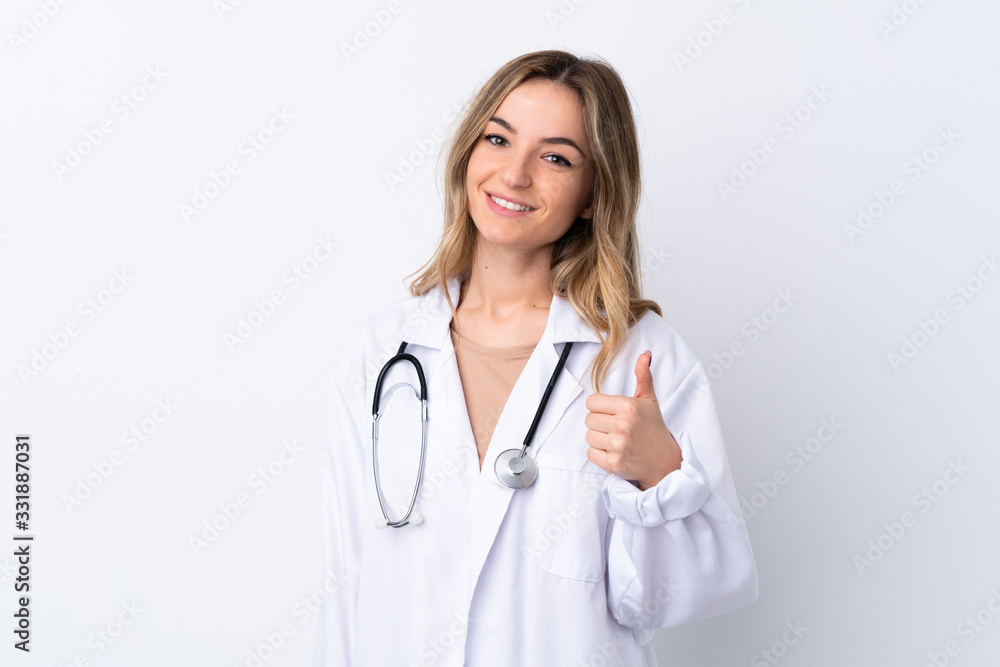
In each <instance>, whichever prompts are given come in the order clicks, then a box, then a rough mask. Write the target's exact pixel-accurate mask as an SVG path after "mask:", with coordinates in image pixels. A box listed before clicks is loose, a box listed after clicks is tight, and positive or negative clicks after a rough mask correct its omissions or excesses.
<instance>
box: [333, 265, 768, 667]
mask: <svg viewBox="0 0 1000 667" xmlns="http://www.w3.org/2000/svg"><path fill="white" fill-rule="evenodd" d="M448 289H449V291H450V293H451V298H452V301H453V302H455V303H457V302H458V297H459V282H458V279H457V278H453V279H451V280H450V281H449V282H448ZM450 321H451V311H450V310H449V308H448V303H447V301H446V300H445V298H444V293H443V290H441V289H440V288H435V289H434V290H432V291H431V292H429V293H427V294H425V295H423V296H421V297H412V298H408V299H405V300H401V301H398V302H396V303H394V304H391V305H389V306H387V307H385V308H383V309H381V310H380V311H378V312H376V313H374V314H373V315H371V316H369V317H368V318H367V319H366V320H365V321H364V323H363V324H362V325H361V327H360V328H359V329H358V330H357V331H356V332H355V333H354V335H353V336H352V338H351V341H350V343H349V344H348V346H347V349H346V350H345V352H344V354H343V355H342V356H341V358H340V361H339V362H338V364H337V366H336V369H335V372H334V377H333V381H332V383H331V391H330V403H329V414H328V420H329V421H328V423H329V435H328V438H327V440H326V442H325V444H324V451H323V457H322V466H323V470H322V476H323V502H324V546H325V569H326V577H327V591H328V593H327V596H326V598H325V600H324V602H323V605H322V609H321V612H320V617H319V629H318V636H317V640H316V651H315V662H314V665H315V667H321V666H322V667H346V666H348V665H350V666H357V667H397V666H404V667H405V666H410V665H419V666H424V665H447V666H449V667H457V666H460V665H467V666H468V667H495V666H503V665H516V666H518V667H534V666H539V667H542V666H544V667H551V666H553V665H567V666H572V667H584V666H586V667H591V666H598V665H606V666H610V665H622V666H628V667H632V666H639V665H644V666H647V667H651V666H654V665H656V658H655V656H654V653H653V647H652V645H651V644H650V640H651V639H652V635H653V629H655V628H665V627H669V626H675V625H678V624H681V623H685V622H688V621H696V620H699V619H705V618H709V617H711V616H716V615H718V614H722V613H724V612H727V611H731V610H733V609H736V608H738V607H741V606H743V605H746V604H748V603H750V602H753V601H754V600H756V599H757V596H758V587H757V570H756V565H755V563H754V557H753V552H752V550H751V547H750V540H749V537H748V535H747V531H746V526H745V524H744V521H743V517H742V515H741V514H740V512H739V507H738V501H737V495H736V488H735V486H734V484H733V479H732V475H731V473H730V469H729V462H728V459H727V457H726V451H725V447H724V444H723V440H722V434H721V431H720V427H719V422H718V417H717V415H716V411H715V405H714V402H713V398H712V393H711V390H710V388H709V381H708V378H707V376H706V373H705V369H704V367H703V365H702V363H701V362H700V361H699V360H698V359H697V358H696V357H695V355H694V353H693V352H692V351H691V349H690V348H689V347H688V346H687V345H686V344H685V343H684V341H683V340H682V339H681V337H680V336H679V335H678V334H677V332H675V331H674V330H673V329H672V328H671V327H670V326H669V325H668V324H667V323H666V322H665V321H664V320H663V318H661V317H660V316H659V315H657V314H656V313H654V312H652V311H649V312H647V313H646V314H645V315H644V316H643V317H642V319H641V320H640V321H639V322H638V323H636V325H635V326H633V327H632V328H631V330H630V331H629V343H628V345H627V346H626V348H625V350H624V351H623V352H622V353H621V355H619V356H618V357H617V358H616V359H615V362H614V365H613V367H612V371H611V372H610V373H609V375H608V376H607V380H606V381H605V383H604V384H603V386H602V389H603V392H604V393H607V394H617V395H622V396H633V395H634V393H635V384H636V381H635V370H634V369H635V362H636V359H637V358H638V356H639V354H641V353H642V352H643V351H644V350H646V349H649V350H651V351H652V355H653V356H652V366H651V368H652V374H653V387H654V390H655V391H656V397H657V401H658V402H659V405H660V408H661V411H662V414H663V418H664V421H665V423H666V425H667V428H668V429H669V430H670V432H671V433H672V434H673V436H674V438H675V439H676V440H677V442H678V444H679V445H680V448H681V453H682V456H683V462H682V463H681V467H680V469H679V470H675V471H674V472H672V473H670V474H669V475H667V476H666V477H665V478H663V480H662V481H660V482H659V484H657V485H656V486H654V487H651V488H649V489H647V490H646V491H639V489H638V488H637V487H636V486H635V485H633V484H632V483H631V482H629V481H627V480H624V479H622V478H620V477H618V476H616V475H609V474H608V473H607V472H605V471H604V470H602V469H601V468H599V467H598V466H596V465H594V464H593V463H591V462H590V461H589V459H587V455H586V451H587V448H588V445H587V443H586V441H585V438H584V436H585V434H586V432H587V427H586V425H585V424H584V418H585V417H586V415H587V408H586V406H585V405H584V402H585V401H586V399H587V396H589V395H590V394H591V393H593V388H592V386H591V384H590V382H589V372H585V369H586V367H587V365H588V363H589V362H590V361H591V359H592V358H593V357H594V355H595V354H596V353H597V352H598V350H599V348H600V338H599V337H598V336H597V335H596V334H595V333H594V332H593V331H592V330H591V329H590V328H588V327H587V325H586V324H585V323H584V322H583V321H582V320H581V319H580V318H579V316H578V315H577V314H576V312H575V311H574V310H573V308H572V306H571V305H570V303H569V301H567V300H565V299H563V298H561V297H559V296H554V297H553V299H552V304H551V306H550V309H549V315H548V321H547V323H546V325H545V330H544V332H543V333H542V337H541V339H540V340H539V342H538V345H537V346H536V347H535V349H534V351H533V352H532V354H531V356H530V358H529V359H528V361H527V364H526V365H525V367H524V370H523V371H522V373H521V375H520V376H519V378H518V380H517V382H516V384H515V385H514V388H513V390H512V391H511V394H510V397H509V398H508V399H507V402H506V404H505V406H504V408H503V411H502V413H501V415H500V417H499V419H498V421H497V424H496V428H495V431H494V433H493V437H492V439H491V440H490V444H489V448H488V450H487V453H486V457H485V460H484V463H483V468H482V470H481V471H480V468H479V457H478V452H477V449H476V443H475V439H474V438H473V434H472V429H471V426H470V424H469V418H468V413H467V411H466V405H465V399H464V395H463V391H462V385H461V378H460V376H459V372H458V366H457V363H456V359H455V352H454V348H453V346H452V341H451V336H450V335H449V323H450ZM401 340H405V341H407V347H406V352H408V353H409V354H412V355H414V356H415V357H416V358H417V359H418V360H419V361H420V363H421V364H422V366H423V371H424V374H425V379H426V383H427V398H428V401H427V403H428V421H427V451H426V461H425V472H424V476H423V482H422V486H421V493H420V495H419V496H418V497H417V500H416V504H415V506H414V510H413V514H414V515H416V514H417V513H420V514H422V515H423V517H424V521H423V523H421V524H413V523H411V524H409V525H406V526H403V527H402V528H384V529H379V528H377V527H376V523H377V521H378V520H379V519H381V518H382V513H381V510H380V508H379V503H378V499H377V496H376V493H375V488H374V482H373V473H372V437H371V430H372V429H371V422H372V417H371V414H372V401H373V397H374V387H375V380H376V378H377V377H378V373H379V371H380V369H381V368H382V366H383V364H384V363H385V362H386V361H387V360H388V359H389V358H390V357H391V356H393V355H394V354H395V353H396V351H397V349H398V347H399V343H400V341H401ZM568 341H573V348H572V350H571V351H570V354H569V357H568V359H567V361H566V365H565V367H564V368H563V370H562V372H561V373H560V375H559V377H558V379H557V381H556V384H555V387H554V388H553V390H552V393H551V395H550V397H549V402H548V405H547V407H546V409H545V412H544V413H543V415H542V417H541V420H540V421H539V423H538V426H537V429H536V431H535V434H534V438H533V440H532V442H531V447H530V449H529V452H531V453H532V454H533V455H534V456H535V458H536V460H537V463H538V478H537V479H536V481H535V483H534V484H533V485H531V486H529V487H526V488H523V489H516V490H515V489H510V488H507V487H504V486H501V485H500V484H499V482H498V481H497V480H496V476H495V474H494V472H493V470H494V468H493V465H494V461H495V460H496V457H497V455H498V454H499V453H500V452H502V451H503V450H505V449H509V448H512V447H518V448H519V447H520V446H521V444H522V442H523V441H524V437H525V435H526V433H527V431H528V428H529V427H530V425H531V420H532V419H533V418H534V415H535V411H536V409H537V406H538V404H539V401H540V400H541V397H542V393H543V392H544V390H545V386H546V384H547V383H548V380H549V377H550V375H551V374H552V371H553V370H554V368H555V365H556V362H557V361H558V358H559V354H560V352H561V351H562V348H563V344H564V343H566V342H568ZM400 381H407V382H410V383H412V384H413V385H414V386H415V387H419V383H418V381H417V378H416V372H415V371H414V370H413V367H412V366H411V365H410V364H408V363H406V362H400V363H397V364H396V365H394V366H393V368H392V369H391V370H390V371H389V372H388V373H387V375H386V379H385V380H384V381H383V400H392V401H396V397H402V400H400V401H399V402H393V403H391V406H392V407H389V405H386V407H384V408H383V410H382V412H383V414H384V415H385V416H384V417H383V422H382V423H381V424H380V427H379V429H380V430H379V463H380V472H381V480H382V484H383V489H384V491H383V493H384V497H385V500H386V505H387V508H386V511H387V512H388V513H389V516H390V520H395V519H398V518H400V517H401V516H402V515H403V514H404V513H405V511H406V507H407V506H408V505H409V501H410V495H411V493H412V490H413V484H414V481H415V476H416V469H417V463H418V460H419V459H418V457H419V449H420V427H419V411H418V410H414V409H413V408H412V405H413V404H416V399H415V398H414V395H413V392H411V391H409V390H408V389H405V388H404V391H400V392H398V393H391V396H392V398H391V399H386V398H385V396H386V393H387V391H388V390H389V387H390V386H391V385H393V384H394V383H397V382H400ZM406 392H409V404H408V403H407V402H406V399H405V396H406ZM394 410H395V411H396V412H395V413H394V414H392V417H390V416H389V415H390V414H391V413H392V411H394ZM390 420H394V421H392V422H391V423H390ZM391 424H397V425H398V426H392V425H391ZM411 519H412V517H411Z"/></svg>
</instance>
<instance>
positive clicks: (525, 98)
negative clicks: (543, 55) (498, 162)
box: [495, 79, 586, 145]
mask: <svg viewBox="0 0 1000 667" xmlns="http://www.w3.org/2000/svg"><path fill="white" fill-rule="evenodd" d="M495 115H496V116H499V117H500V118H503V119H504V120H505V121H507V122H508V123H510V124H511V125H513V126H514V129H515V130H517V132H518V134H537V135H540V136H565V137H569V138H571V139H575V140H576V141H577V142H578V143H580V144H581V145H583V142H585V141H586V136H584V129H583V105H581V104H580V97H579V95H577V93H576V91H575V90H573V89H572V88H569V87H567V86H563V85H560V84H557V83H553V82H552V81H549V80H547V79H531V80H529V81H525V82H524V83H522V84H520V85H519V86H518V87H517V88H515V89H514V90H512V91H510V93H508V94H507V97H505V98H504V100H503V102H501V103H500V106H499V107H498V108H497V112H496V114H495Z"/></svg>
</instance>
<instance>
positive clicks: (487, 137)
mask: <svg viewBox="0 0 1000 667" xmlns="http://www.w3.org/2000/svg"><path fill="white" fill-rule="evenodd" d="M483 139H485V140H486V141H487V142H488V143H490V144H492V145H493V146H497V147H499V146H500V144H497V143H494V141H493V140H494V139H499V140H500V141H502V142H503V143H507V140H506V139H504V138H503V137H501V136H500V135H499V134H487V135H485V136H484V137H483Z"/></svg>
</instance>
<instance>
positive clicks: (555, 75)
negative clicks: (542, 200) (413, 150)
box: [409, 50, 663, 392]
mask: <svg viewBox="0 0 1000 667" xmlns="http://www.w3.org/2000/svg"><path fill="white" fill-rule="evenodd" d="M529 79H547V80H549V81H551V82H553V83H556V84H560V85H563V86H566V87H568V88H570V89H572V90H575V91H576V93H577V94H578V95H579V98H580V103H581V106H582V108H583V118H584V132H585V133H586V137H587V144H588V145H589V146H590V152H591V154H592V157H593V161H594V183H593V218H592V219H589V220H588V219H584V218H577V219H576V220H575V221H574V222H573V224H572V226H571V227H570V228H569V230H568V231H567V232H566V233H565V234H564V235H563V236H562V237H561V238H560V239H559V240H558V241H556V243H555V246H554V248H553V250H552V264H551V267H550V271H549V288H550V289H551V290H552V292H553V293H554V294H557V295H559V296H561V297H563V298H565V299H567V300H568V301H569V302H570V303H571V304H572V306H573V309H574V310H575V311H576V313H577V314H578V315H579V316H580V317H581V319H583V321H584V322H586V323H587V325H588V326H589V327H590V328H591V329H593V330H594V332H595V333H597V334H598V336H599V337H602V336H601V334H605V333H606V334H607V335H606V336H603V337H602V338H603V345H602V346H601V350H600V352H598V354H597V355H596V356H595V358H594V360H593V362H592V364H591V384H592V385H593V386H594V388H595V391H598V392H600V383H601V381H602V380H604V379H605V378H606V377H607V373H608V371H609V370H610V368H609V367H610V364H611V361H612V359H614V357H615V355H616V354H618V352H619V351H620V350H621V349H622V348H623V347H624V345H625V341H626V336H627V332H628V329H629V328H630V327H631V326H632V325H633V324H634V323H635V322H637V321H638V320H639V318H641V317H642V316H643V314H645V312H646V311H647V310H653V311H654V312H655V313H656V314H658V315H660V316H662V315H663V312H662V310H661V309H660V307H659V305H657V304H656V302H655V301H652V300H650V299H644V298H642V296H641V292H642V282H641V280H640V274H639V249H638V233H637V230H636V224H635V217H636V212H637V210H638V206H639V195H640V173H639V172H640V165H639V145H638V141H637V139H636V131H635V121H634V119H633V117H632V108H631V106H630V103H629V98H628V92H627V90H626V88H625V85H624V84H623V83H622V80H621V78H620V77H619V76H618V73H617V72H616V71H615V70H614V68H612V67H611V65H609V64H607V63H606V62H604V61H603V60H597V59H583V58H578V57H576V56H574V55H572V54H570V53H566V52H565V51H551V50H550V51H537V52H534V53H528V54H525V55H522V56H519V57H517V58H515V59H513V60H511V61H510V62H508V63H507V64H505V65H504V66H503V67H501V68H500V69H499V70H497V72H496V73H495V74H494V75H493V76H492V77H491V78H490V79H489V80H488V81H487V82H486V83H485V84H484V85H483V86H482V88H481V89H480V90H479V92H478V93H477V94H476V95H475V97H474V98H473V99H472V101H471V102H470V103H469V105H468V106H467V107H466V110H465V113H464V115H463V116H462V118H461V120H460V121H459V123H458V126H457V128H456V129H455V131H454V133H453V134H452V137H451V139H450V140H449V141H448V142H447V144H446V146H445V149H444V150H445V151H446V152H447V162H446V165H445V169H444V231H443V233H442V235H441V240H440V243H439V244H438V247H437V250H436V251H435V253H434V256H433V257H432V258H431V259H430V260H428V261H427V262H426V263H425V264H424V265H423V267H421V268H420V269H418V270H417V271H414V272H413V273H411V274H409V275H410V276H412V275H414V274H416V273H420V275H419V277H418V278H416V279H415V280H414V281H413V282H412V283H411V284H410V286H409V291H410V294H411V296H420V295H422V294H426V293H427V292H429V291H430V290H431V289H433V288H434V287H436V286H440V287H441V289H442V290H444V294H445V297H446V298H447V300H448V305H449V307H450V308H451V311H452V317H454V318H456V319H457V311H456V310H455V305H454V303H452V300H451V295H450V294H449V293H448V289H447V284H446V283H447V281H448V279H450V278H452V277H455V276H458V277H459V280H460V282H464V281H465V280H467V279H468V278H469V276H470V275H471V271H472V262H473V259H474V256H475V249H476V237H477V235H478V233H479V232H478V230H477V229H476V225H475V222H474V221H473V220H472V216H471V215H470V214H469V202H468V198H467V191H466V183H465V178H466V170H467V167H468V164H469V156H470V154H471V153H472V149H473V147H474V146H475V144H476V142H477V141H478V140H479V137H480V136H481V134H482V132H483V131H484V129H485V128H486V124H487V122H488V121H489V119H490V117H491V116H492V115H493V114H494V112H495V111H496V110H497V108H499V106H500V104H501V103H502V102H503V100H504V98H506V97H507V95H508V93H510V92H511V91H512V90H514V88H516V87H517V86H519V85H520V84H522V83H524V82H525V81H528V80H529Z"/></svg>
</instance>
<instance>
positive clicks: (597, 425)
mask: <svg viewBox="0 0 1000 667" xmlns="http://www.w3.org/2000/svg"><path fill="white" fill-rule="evenodd" d="M583 424H584V425H585V426H586V427H587V428H589V429H591V430H593V431H600V432H601V433H611V432H612V431H613V430H614V427H615V416H614V415H608V414H604V413H603V412H588V413H587V416H586V417H584V418H583Z"/></svg>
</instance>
